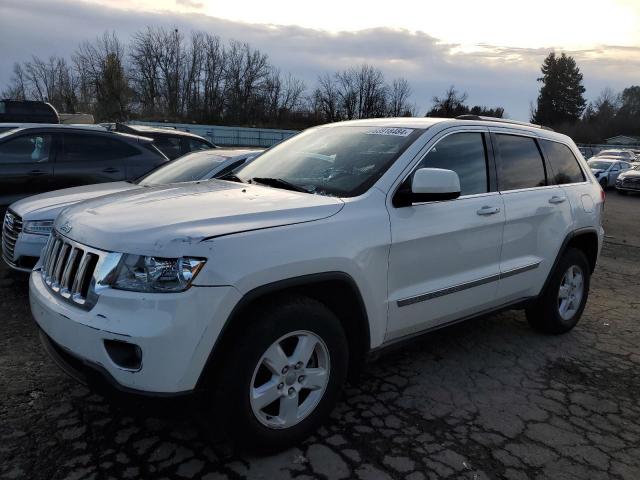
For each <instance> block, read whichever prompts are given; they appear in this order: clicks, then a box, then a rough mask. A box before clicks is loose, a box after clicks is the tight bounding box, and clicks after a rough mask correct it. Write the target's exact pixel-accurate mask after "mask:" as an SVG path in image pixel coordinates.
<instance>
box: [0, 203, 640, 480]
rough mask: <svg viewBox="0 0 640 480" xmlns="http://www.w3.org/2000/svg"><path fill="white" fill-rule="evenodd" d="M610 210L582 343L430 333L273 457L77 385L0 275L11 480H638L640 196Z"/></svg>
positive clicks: (492, 319) (19, 295)
mask: <svg viewBox="0 0 640 480" xmlns="http://www.w3.org/2000/svg"><path fill="white" fill-rule="evenodd" d="M606 209H607V210H606V213H607V223H605V226H606V227H611V230H609V229H608V231H607V235H608V242H607V243H606V244H605V247H604V249H603V253H602V257H601V259H600V262H599V265H598V268H597V270H596V273H595V275H594V277H593V281H592V289H591V293H590V298H589V302H588V305H587V308H586V310H585V313H584V316H583V318H582V320H581V321H580V323H579V324H578V326H577V327H576V328H575V329H574V330H573V331H572V332H570V333H568V334H566V335H562V336H557V337H550V336H544V335H540V334H537V333H535V332H533V331H532V330H531V329H530V328H529V327H528V326H527V323H526V320H525V318H524V314H523V313H522V312H517V311H510V312H504V313H501V314H498V315H492V316H488V317H485V318H482V319H478V320H472V321H468V322H465V323H463V324H459V325H457V326H454V327H450V328H447V329H444V330H441V331H439V332H435V333H433V334H430V335H428V336H427V337H424V338H423V339H422V340H420V341H419V342H417V343H414V344H412V345H410V346H409V347H407V348H405V349H403V350H402V351H400V352H396V353H394V354H391V355H388V356H385V357H383V358H381V359H379V360H378V361H376V362H374V363H371V364H369V365H367V366H366V368H365V370H364V372H363V374H362V375H361V377H360V379H359V380H358V381H357V382H354V383H352V384H350V385H348V387H347V389H346V391H345V393H344V395H343V399H342V401H341V402H340V404H339V405H338V407H337V408H336V409H335V410H334V412H333V414H332V416H331V420H330V421H329V422H328V423H327V424H326V425H325V426H324V427H322V428H321V429H320V430H319V431H318V432H317V433H316V434H315V435H314V436H313V437H312V438H309V439H308V440H307V441H305V442H304V443H303V444H301V445H299V446H298V447H297V448H292V449H290V450H287V451H285V452H283V453H280V454H277V455H273V456H263V457H256V456H250V455H247V454H244V453H243V452H242V451H239V450H237V449H236V448H234V446H233V445H232V444H230V443H229V442H228V441H227V440H226V439H225V437H224V436H216V435H214V436H211V435H208V434H207V433H205V431H204V428H203V427H202V419H201V418H200V417H199V415H198V414H197V413H193V412H192V411H191V410H190V409H189V408H177V407H176V406H175V405H171V406H168V405H155V404H154V405H148V404H146V403H142V404H135V405H134V404H127V403H124V402H120V401H107V400H106V399H105V398H103V397H102V396H101V395H99V394H96V393H92V392H90V391H89V390H87V389H86V388H85V387H83V386H80V385H78V384H76V383H75V382H74V381H73V380H71V379H69V378H67V377H66V376H65V375H64V374H63V373H62V372H61V371H59V370H58V368H57V367H56V366H55V365H54V364H53V362H52V361H51V360H50V359H49V358H48V357H47V355H46V354H45V352H44V351H43V350H42V348H41V347H40V344H39V341H38V338H37V332H36V328H35V325H34V322H33V320H32V319H31V315H30V313H29V309H28V291H27V282H26V279H25V278H24V277H22V276H20V275H15V274H13V273H10V272H9V271H8V269H7V268H6V267H0V478H2V479H9V478H29V479H63V478H64V479H89V478H96V479H102V478H105V479H107V478H117V479H120V478H206V479H239V478H249V479H288V478H296V479H309V478H326V479H341V478H358V479H387V478H395V479H400V478H402V479H408V480H419V479H426V478H429V479H435V478H455V479H459V478H464V479H467V478H468V479H493V478H505V479H514V480H515V479H542V478H549V479H554V480H557V479H632V480H635V479H638V478H640V402H639V399H640V376H639V375H638V372H639V371H640V370H639V367H640V325H639V324H640V311H639V309H640V281H639V279H640V232H639V229H640V222H638V219H639V218H640V216H639V215H638V213H637V212H638V211H640V196H635V197H625V198H623V197H621V196H619V195H616V194H615V192H614V193H608V199H607V206H606ZM612 217H614V218H615V220H614V221H609V218H612ZM624 217H626V220H625V218H624Z"/></svg>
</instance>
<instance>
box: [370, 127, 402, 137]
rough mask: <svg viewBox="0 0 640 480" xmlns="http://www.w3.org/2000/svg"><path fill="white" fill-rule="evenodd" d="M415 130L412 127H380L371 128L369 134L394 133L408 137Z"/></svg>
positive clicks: (397, 135) (394, 134) (396, 135)
mask: <svg viewBox="0 0 640 480" xmlns="http://www.w3.org/2000/svg"><path fill="white" fill-rule="evenodd" d="M411 132H413V129H412V128H393V127H380V128H375V129H373V130H369V131H368V132H367V135H392V136H394V137H408V136H409V135H411Z"/></svg>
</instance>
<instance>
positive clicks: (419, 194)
mask: <svg viewBox="0 0 640 480" xmlns="http://www.w3.org/2000/svg"><path fill="white" fill-rule="evenodd" d="M459 196H460V178H458V174H457V173H456V172H454V171H453V170H445V169H443V168H420V169H418V170H416V171H415V172H414V174H413V179H412V180H411V186H410V187H408V186H404V188H401V189H400V190H398V193H397V194H396V196H395V198H394V201H393V204H394V206H396V207H408V206H410V205H412V204H414V203H418V202H436V201H441V200H453V199H454V198H458V197H459Z"/></svg>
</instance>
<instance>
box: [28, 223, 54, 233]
mask: <svg viewBox="0 0 640 480" xmlns="http://www.w3.org/2000/svg"><path fill="white" fill-rule="evenodd" d="M52 228H53V220H28V221H26V222H24V225H23V227H22V231H23V232H24V233H33V234H35V235H49V234H50V233H51V229H52Z"/></svg>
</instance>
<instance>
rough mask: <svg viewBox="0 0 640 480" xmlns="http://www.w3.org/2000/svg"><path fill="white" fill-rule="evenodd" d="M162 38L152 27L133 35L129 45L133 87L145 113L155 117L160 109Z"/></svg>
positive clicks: (141, 109) (130, 73)
mask: <svg viewBox="0 0 640 480" xmlns="http://www.w3.org/2000/svg"><path fill="white" fill-rule="evenodd" d="M160 46H161V45H160V39H159V37H158V34H157V32H156V31H155V30H154V29H152V28H147V29H146V30H145V31H142V32H137V33H135V34H134V35H133V37H132V41H131V44H130V47H129V60H130V67H131V68H130V72H129V76H130V78H131V84H132V89H133V91H134V92H135V96H136V99H137V101H138V102H139V105H140V112H141V113H142V114H143V115H148V116H151V117H154V116H155V115H156V113H157V110H158V96H159V92H160V86H159V68H160V66H159V63H160Z"/></svg>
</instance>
